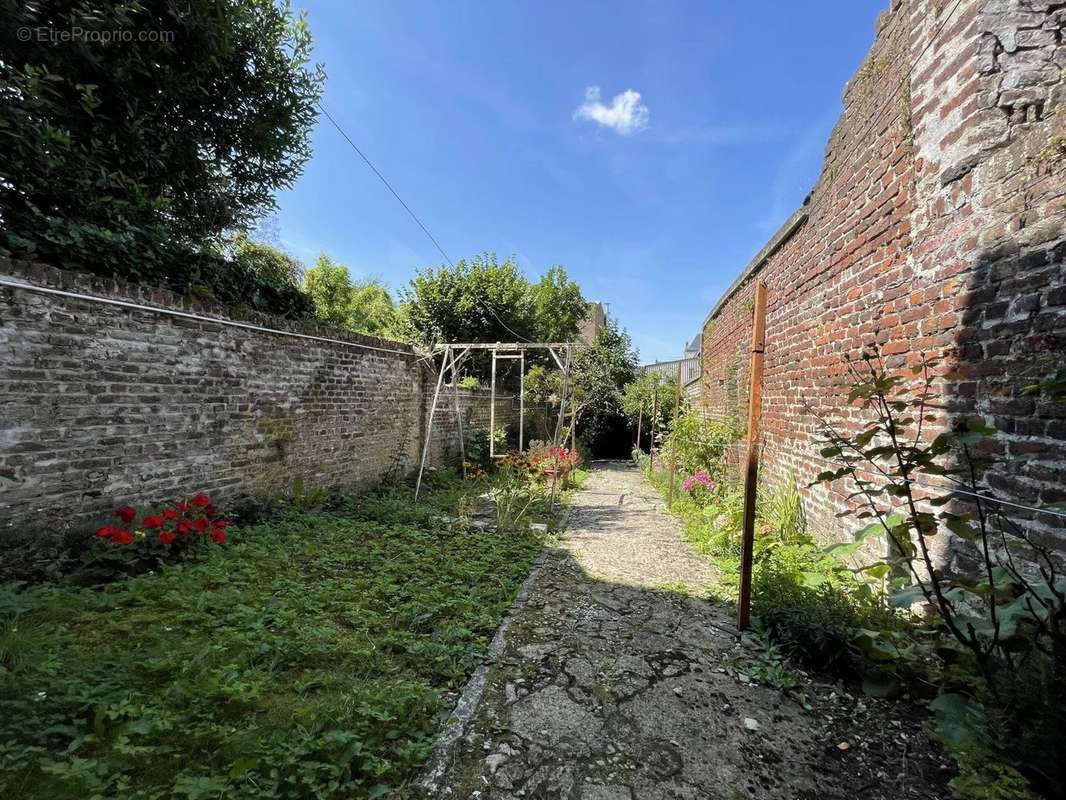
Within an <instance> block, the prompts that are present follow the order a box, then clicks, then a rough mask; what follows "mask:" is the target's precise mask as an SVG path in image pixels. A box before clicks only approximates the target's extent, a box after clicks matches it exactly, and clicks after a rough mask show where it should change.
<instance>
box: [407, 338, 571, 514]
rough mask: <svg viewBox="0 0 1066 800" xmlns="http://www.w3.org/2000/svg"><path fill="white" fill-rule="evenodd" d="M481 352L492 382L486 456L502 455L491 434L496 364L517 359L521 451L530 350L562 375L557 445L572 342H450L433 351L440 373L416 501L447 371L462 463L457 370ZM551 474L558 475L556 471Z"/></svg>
mask: <svg viewBox="0 0 1066 800" xmlns="http://www.w3.org/2000/svg"><path fill="white" fill-rule="evenodd" d="M485 350H487V351H489V352H491V353H492V381H491V384H490V386H491V388H490V395H489V403H490V409H489V457H490V458H501V457H502V456H503V455H504V454H503V453H496V450H495V441H494V439H495V437H494V435H493V434H494V433H495V430H496V364H497V362H499V361H501V360H504V361H507V360H517V361H518V364H519V367H518V370H519V378H518V449H519V450H523V449H525V370H526V353H527V352H528V351H530V350H542V351H543V350H547V351H548V353H549V354H550V355H551V357H552V359H553V360H554V361H555V364H556V366H558V367H559V370H560V371H561V372H562V374H563V381H562V391H561V392H560V397H559V417H558V419H557V420H556V423H555V434H554V436H553V437H552V445H553V446H555V447H558V446H559V442H560V438H561V436H562V432H563V418H564V417H565V415H566V406H567V402H568V400H569V391H570V369H571V366H572V364H573V350H574V344H573V343H572V342H495V343H488V342H453V343H450V344H440V345H437V347H435V348H434V351H433V352H434V353H441V354H442V356H443V357H442V359H441V365H440V372H439V373H438V375H437V387H436V389H434V391H433V403H432V404H431V405H430V408H429V418H428V420H427V421H426V436H425V441H424V442H423V444H422V459H421V462H420V463H419V465H418V479H417V481H416V482H415V499H416V500H417V499H418V494H419V492H420V491H421V489H422V476H423V474H424V472H425V469H426V459H427V458H428V456H429V447H430V443H431V441H432V438H433V419H434V417H435V415H436V412H437V403H438V402H439V401H440V394H441V387H442V386H443V385H444V376H445V374H446V373H447V372H448V371H449V370H451V373H452V397H453V399H454V401H455V418H456V424H457V425H458V427H459V455H460V458H461V459H462V461H463V463H464V465H465V463H466V438H465V435H464V433H463V418H462V411H461V409H460V406H459V381H458V375H459V367H460V366H461V365H462V363H463V361H464V360H466V359H467V358H469V357H470V355H471V354H472V353H474V352H478V351H485ZM556 467H558V465H556ZM464 469H465V467H464ZM555 471H556V472H558V468H556V470H555ZM551 502H552V504H553V505H554V503H555V477H554V476H553V477H552V492H551Z"/></svg>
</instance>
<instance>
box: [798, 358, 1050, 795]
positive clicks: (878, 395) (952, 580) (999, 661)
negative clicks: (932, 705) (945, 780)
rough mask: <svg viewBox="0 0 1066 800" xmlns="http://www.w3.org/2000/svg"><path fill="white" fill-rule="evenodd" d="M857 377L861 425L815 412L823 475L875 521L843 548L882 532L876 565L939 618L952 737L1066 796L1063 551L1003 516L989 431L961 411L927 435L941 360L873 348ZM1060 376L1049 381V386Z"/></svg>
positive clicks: (944, 724) (897, 597)
mask: <svg viewBox="0 0 1066 800" xmlns="http://www.w3.org/2000/svg"><path fill="white" fill-rule="evenodd" d="M851 374H852V375H854V376H855V382H854V384H853V386H852V389H851V393H850V395H849V401H850V402H851V403H854V404H856V405H858V406H859V408H860V409H861V410H862V411H864V412H866V415H867V417H868V420H867V422H866V424H865V426H864V428H863V429H862V430H861V431H860V432H859V433H851V432H850V431H848V429H847V428H845V427H844V426H842V425H840V424H837V423H834V422H833V421H831V420H829V419H828V418H825V417H820V416H819V417H818V421H819V423H820V426H821V429H822V432H823V435H824V441H823V443H822V444H823V445H824V446H823V447H822V449H821V455H822V457H823V458H826V459H831V460H832V461H833V462H834V464H835V466H836V469H831V470H826V471H824V472H822V473H821V474H819V476H818V478H817V480H818V481H824V482H833V481H837V480H846V481H850V482H851V484H852V486H853V488H854V489H855V491H854V493H853V494H852V497H854V498H856V503H857V505H858V506H859V508H860V509H861V510H860V511H858V513H857V516H858V517H859V518H862V519H866V520H868V521H870V524H868V525H867V526H866V527H865V528H863V529H862V530H861V531H859V532H858V534H856V541H855V543H853V544H850V545H845V546H844V547H848V548H851V549H852V550H858V548H859V547H861V546H862V543H863V541H864V540H872V541H878V540H880V541H881V542H883V544H884V545H885V547H884V549H883V552H885V551H887V552H888V556H887V557H886V558H884V559H883V560H881V561H880V562H879V563H876V564H874V565H872V567H871V568H870V569H871V570H876V571H877V572H878V573H879V574H881V575H888V574H889V573H890V572H892V571H894V572H895V574H896V577H894V578H893V580H892V582H891V583H892V587H893V589H894V590H896V591H895V593H894V594H893V596H892V602H893V603H894V604H895V605H898V606H900V607H904V608H906V607H910V606H911V605H912V604H915V603H922V604H924V605H925V606H926V607H927V608H929V609H930V610H931V611H932V612H933V613H934V614H935V615H936V616H935V618H934V619H935V621H936V623H937V626H936V627H937V632H938V634H939V639H938V641H937V654H938V656H939V657H940V658H941V659H942V663H943V668H944V672H943V677H942V690H943V692H944V694H943V695H942V698H940V699H939V700H938V702H939V704H940V708H939V709H938V730H939V731H940V734H941V736H942V738H944V740H945V742H946V743H948V745H949V748H951V749H953V751H954V752H957V753H959V754H967V755H968V756H969V757H972V756H973V755H974V754H975V753H979V752H984V753H987V757H988V758H990V759H993V760H995V761H998V762H1001V763H1003V764H1006V765H1007V766H1009V767H1012V768H1015V769H1017V770H1018V771H1019V772H1020V773H1022V774H1024V775H1025V777H1026V778H1028V779H1029V780H1030V781H1031V782H1032V784H1033V786H1034V788H1036V789H1037V790H1038V791H1042V792H1045V793H1047V794H1048V795H1049V796H1061V795H1062V793H1063V790H1064V788H1066V712H1064V710H1063V709H1064V708H1066V578H1064V577H1063V576H1062V572H1061V565H1060V561H1059V558H1058V555H1057V554H1056V553H1054V552H1052V551H1051V549H1050V548H1049V547H1047V546H1046V545H1045V544H1043V543H1042V542H1041V541H1040V540H1038V539H1037V537H1035V536H1034V535H1033V534H1032V533H1031V532H1030V531H1028V530H1027V529H1026V527H1025V526H1024V525H1021V524H1018V523H1016V522H1015V521H1014V520H1012V519H1010V518H1008V517H1007V515H1006V513H1005V506H1003V505H1002V504H1000V503H998V502H997V498H996V496H995V494H994V493H993V492H992V490H991V487H990V486H989V485H988V483H987V482H986V481H985V479H984V473H985V470H986V469H987V467H988V466H989V465H990V464H991V463H992V462H991V458H990V457H989V455H988V454H989V453H994V452H996V448H995V446H994V444H993V443H992V442H991V441H990V440H991V437H993V436H994V435H995V431H994V430H993V429H992V428H990V427H988V426H986V425H984V424H982V423H981V422H978V421H975V420H973V419H963V420H959V421H958V422H957V423H956V426H955V428H954V429H953V430H950V431H944V432H942V433H940V434H939V435H937V436H936V437H935V438H930V437H929V436H927V435H924V433H926V432H924V431H923V424H924V423H935V422H936V421H937V417H936V416H935V415H933V414H931V413H930V410H931V409H936V408H939V406H938V405H937V395H938V394H939V392H938V391H934V389H933V383H934V381H937V380H939V379H940V378H941V377H944V376H943V375H941V374H940V371H939V370H938V369H937V364H936V362H935V361H934V360H922V361H920V362H919V363H917V364H915V365H914V366H913V367H911V368H910V369H908V370H907V371H906V372H905V373H896V374H893V373H890V372H889V370H888V368H887V367H886V365H885V363H884V361H883V360H882V359H881V357H880V354H879V352H878V351H877V350H876V348H871V349H869V350H867V351H866V352H864V353H863V356H862V360H861V363H858V364H852V365H851ZM948 377H953V376H951V374H950V373H949V374H948ZM1055 385H1056V381H1055V380H1054V379H1052V380H1050V381H1049V386H1048V388H1047V389H1046V390H1047V391H1049V392H1054V391H1055V388H1054V387H1055ZM1040 386H1041V385H1040V384H1038V385H1037V391H1039V390H1040ZM816 416H817V415H816ZM870 476H876V477H874V478H873V479H871V477H870ZM937 481H939V482H937ZM949 534H950V535H953V539H954V541H953V544H954V546H955V547H956V548H957V549H958V550H960V551H962V552H964V553H965V554H967V555H968V556H969V557H971V558H972V559H973V560H974V562H975V563H976V564H977V569H976V570H975V574H974V575H973V576H972V577H968V576H958V575H955V574H951V573H949V572H948V571H947V570H945V569H944V568H943V566H942V565H941V564H940V563H939V562H938V559H937V558H936V557H935V555H934V547H935V546H936V540H937V539H938V538H939V539H944V538H945V537H947V536H948V535H949ZM1023 558H1024V559H1026V560H1028V561H1030V562H1031V566H1029V567H1027V566H1025V564H1024V562H1023ZM1022 687H1024V688H1022ZM946 697H951V698H953V700H952V701H951V702H948V701H946V700H945V699H944V698H946ZM960 757H961V756H960ZM978 771H980V770H978Z"/></svg>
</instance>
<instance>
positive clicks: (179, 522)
mask: <svg viewBox="0 0 1066 800" xmlns="http://www.w3.org/2000/svg"><path fill="white" fill-rule="evenodd" d="M115 516H116V517H118V520H119V522H120V523H121V524H120V525H104V526H103V527H101V528H98V529H97V531H96V536H97V538H98V539H100V540H101V541H104V542H107V543H109V544H110V545H117V546H120V547H127V546H129V545H132V544H134V543H144V544H146V545H153V544H154V545H158V546H160V547H162V548H163V549H164V550H165V551H169V552H172V551H175V550H177V549H188V548H189V547H191V546H193V545H194V544H196V543H199V542H201V541H204V540H206V539H210V540H211V541H213V542H215V543H216V544H225V543H226V528H228V527H229V520H227V519H226V518H225V517H222V516H220V515H219V513H218V510H217V509H216V508H215V507H214V505H212V504H211V498H209V497H208V496H207V495H206V494H204V493H203V492H200V493H199V494H194V495H193V496H192V497H191V498H189V499H188V500H179V501H178V502H176V503H174V504H173V505H171V506H168V507H166V508H164V509H163V510H162V511H160V512H159V513H156V514H143V515H142V514H140V513H139V512H138V511H137V509H136V508H134V507H133V506H121V507H120V508H117V509H115ZM138 517H140V522H139V523H138V522H137V518H138Z"/></svg>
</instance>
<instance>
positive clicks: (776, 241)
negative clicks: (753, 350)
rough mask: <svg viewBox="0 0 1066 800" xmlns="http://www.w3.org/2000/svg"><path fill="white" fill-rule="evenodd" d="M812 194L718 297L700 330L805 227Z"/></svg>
mask: <svg viewBox="0 0 1066 800" xmlns="http://www.w3.org/2000/svg"><path fill="white" fill-rule="evenodd" d="M810 199H811V196H810V195H809V194H808V195H807V197H805V198H804V200H803V205H801V206H800V207H799V208H797V209H796V210H795V211H793V212H792V215H791V216H790V217H789V218H788V219H787V220H785V222H784V224H783V225H782V226H781V227H780V228H778V229H777V232H776V233H775V234H774V235H773V236H771V237H770V240H769V241H768V242H767V243H766V244H765V245H763V248H762V249H761V250H760V251H759V252H758V253H756V254H755V257H754V258H752V260H751V261H749V262H748V265H747V266H746V267H744V269H743V270H741V272H740V274H739V275H738V276H737V278H736V280H734V281H733V282H732V283H731V284H730V285H729V288H728V289H726V290H725V291H724V292H722V296H721V297H719V298H718V302H717V303H715V304H714V308H712V309H711V312H710V313H709V314H708V315H707V316H706V317H705V318H704V320H703V324H702V325H700V330H704V329H705V328H706V327H707V323H708V322H710V321H711V320H712V319H714V318H715V317H716V316H718V312H719V311H721V310H722V309H723V308H724V307H725V305H726V303H728V302H729V299H730V298H731V297H732V296H733V295H735V294H736V293H737V292H738V291H739V290H740V287H741V286H743V285H744V284H745V283H746V282H747V280H748V278H750V277H752V276H753V275H755V274H756V273H757V272H758V271H759V270H760V269H761V268H762V266H763V264H765V263H766V262H767V261H768V260H769V259H770V256H772V255H773V254H774V253H776V252H777V251H778V250H779V249H781V247H782V246H783V245H784V244H785V242H787V241H788V240H789V239H791V238H792V237H793V236H794V235H795V233H796V231H798V230H799V229H800V228H801V227H803V223H805V222H806V221H807V216H808V214H807V203H808V202H809V201H810Z"/></svg>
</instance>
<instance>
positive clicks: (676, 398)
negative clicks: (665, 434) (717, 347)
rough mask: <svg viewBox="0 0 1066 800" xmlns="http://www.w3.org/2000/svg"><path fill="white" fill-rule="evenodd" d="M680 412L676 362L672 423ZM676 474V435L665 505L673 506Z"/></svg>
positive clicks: (673, 441) (679, 377)
mask: <svg viewBox="0 0 1066 800" xmlns="http://www.w3.org/2000/svg"><path fill="white" fill-rule="evenodd" d="M679 413H681V362H680V361H678V362H677V386H675V387H674V425H675V426H676V425H677V415H678V414H679ZM676 475H677V436H673V437H672V438H671V440H670V482H669V484H668V487H667V490H666V507H667V508H673V507H674V480H675V476H676Z"/></svg>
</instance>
